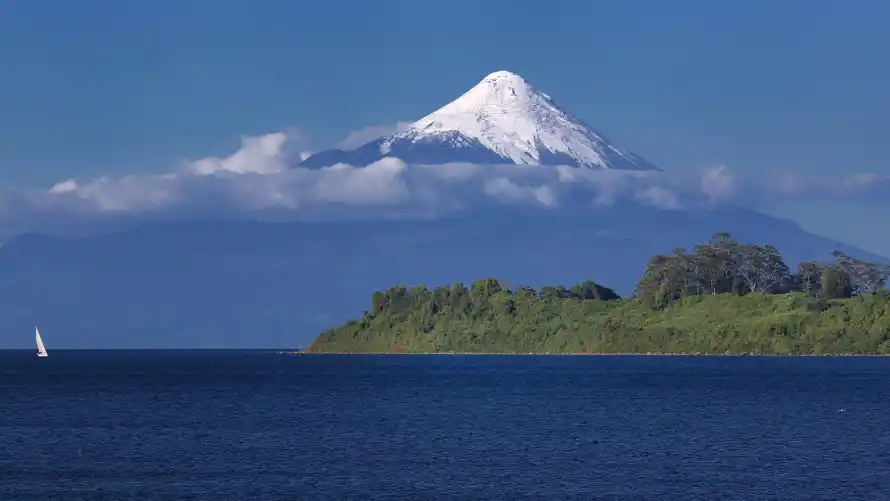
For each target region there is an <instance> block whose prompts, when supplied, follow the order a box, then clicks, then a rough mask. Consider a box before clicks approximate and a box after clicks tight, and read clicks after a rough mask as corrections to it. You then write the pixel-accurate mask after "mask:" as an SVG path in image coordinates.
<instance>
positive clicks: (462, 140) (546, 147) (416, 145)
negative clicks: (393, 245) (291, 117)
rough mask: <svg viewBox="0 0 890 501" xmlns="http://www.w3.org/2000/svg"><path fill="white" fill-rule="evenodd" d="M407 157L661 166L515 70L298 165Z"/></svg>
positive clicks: (365, 162) (440, 160)
mask: <svg viewBox="0 0 890 501" xmlns="http://www.w3.org/2000/svg"><path fill="white" fill-rule="evenodd" d="M387 156H388V157H396V158H399V159H402V160H404V161H405V162H409V163H421V164H444V163H452V162H464V163H478V164H494V163H498V164H503V163H514V164H529V165H571V166H577V167H588V168H599V169H621V170H659V169H658V168H657V167H655V166H654V165H652V164H650V163H649V162H647V161H646V160H644V159H643V158H641V157H639V156H637V155H635V154H633V153H631V152H629V151H626V150H622V149H619V148H617V147H615V146H614V145H612V144H611V143H610V142H609V141H608V140H607V139H606V138H604V137H603V136H602V135H600V134H598V133H596V132H595V131H594V130H593V129H591V128H590V127H589V126H587V125H586V124H584V123H583V122H582V121H580V120H578V119H577V118H575V117H573V116H572V115H570V114H568V113H566V112H565V111H563V110H562V109H560V108H559V107H558V106H557V105H556V104H555V103H554V102H553V100H552V99H551V98H550V96H548V95H547V94H544V93H542V92H540V91H539V90H537V89H536V88H534V87H533V86H532V85H531V84H529V83H528V82H526V81H525V79H524V78H522V77H521V76H519V75H516V74H515V73H510V72H509V71H496V72H494V73H492V74H490V75H488V76H486V77H485V78H484V79H482V81H481V82H479V83H478V84H476V86H474V87H473V88H472V89H470V90H469V91H467V92H465V93H464V94H463V95H462V96H460V97H459V98H457V99H456V100H454V101H452V102H451V103H449V104H447V105H445V106H443V107H442V108H440V109H438V110H436V111H434V112H433V113H430V114H429V115H427V116H425V117H423V118H421V119H420V120H418V121H416V122H414V123H412V124H411V125H410V126H408V127H407V128H405V129H404V130H402V131H399V132H397V133H395V134H392V135H389V136H385V137H381V138H378V139H376V140H374V141H371V142H369V143H367V144H365V145H363V146H361V147H359V148H357V149H355V150H349V151H344V150H329V151H323V152H321V153H318V154H316V155H312V156H310V157H309V158H307V159H306V160H304V161H303V162H302V163H301V164H300V165H301V166H303V167H323V166H328V165H333V164H336V163H346V164H350V165H355V166H359V165H362V166H363V165H368V164H370V163H372V162H375V161H377V160H379V159H381V158H383V157H387Z"/></svg>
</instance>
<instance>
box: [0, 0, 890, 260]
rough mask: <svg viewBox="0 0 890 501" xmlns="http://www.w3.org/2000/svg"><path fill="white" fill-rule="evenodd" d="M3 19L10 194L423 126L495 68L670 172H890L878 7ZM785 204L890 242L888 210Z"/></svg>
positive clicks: (811, 223) (235, 9) (788, 210)
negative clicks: (255, 148) (298, 138)
mask: <svg viewBox="0 0 890 501" xmlns="http://www.w3.org/2000/svg"><path fill="white" fill-rule="evenodd" d="M0 11H2V12H3V13H4V14H3V16H0V67H2V68H3V77H2V78H0V110H2V113H0V187H3V188H11V187H48V186H51V185H52V184H54V183H56V182H58V181H60V180H63V179H67V178H71V177H77V178H90V177H94V176H100V175H105V174H116V175H123V174H128V173H138V172H164V171H168V170H169V169H170V168H171V167H172V166H174V165H175V164H176V163H177V162H179V161H181V159H183V158H199V157H204V156H208V155H226V154H228V153H230V152H231V151H232V150H233V149H236V148H237V147H238V144H239V141H240V138H241V136H244V135H256V134H263V133H267V132H273V131H279V130H282V129H285V128H287V127H289V126H297V127H299V128H300V129H301V130H302V131H304V133H305V134H306V137H305V138H304V142H305V144H306V147H307V148H311V149H316V150H317V149H320V148H323V147H325V146H328V145H330V144H332V143H334V142H336V141H338V140H340V139H342V138H344V137H345V136H346V135H347V134H348V133H349V132H350V131H352V130H355V129H358V128H361V127H364V126H369V125H376V124H391V123H395V122H396V121H400V120H412V119H416V118H419V117H420V116H422V115H424V114H425V113H428V112H430V111H432V110H434V109H435V108H438V107H439V106H441V105H442V104H445V103H446V102H448V101H450V100H451V99H453V98H455V97H457V95H459V94H460V93H461V92H463V91H464V90H466V89H467V88H469V87H470V86H472V85H473V84H475V83H476V82H477V81H478V80H479V79H481V78H482V77H483V76H484V75H485V74H487V73H490V72H492V71H495V70H500V69H507V70H510V71H513V72H516V73H519V74H521V75H523V76H524V77H525V78H526V79H528V80H529V81H530V82H532V83H533V84H534V85H536V86H537V87H539V88H541V89H542V90H544V91H545V92H547V93H548V94H550V95H551V96H553V97H554V98H555V99H556V101H557V102H558V103H559V104H560V105H561V106H562V107H564V108H566V109H568V110H569V111H571V112H572V113H574V114H576V115H578V116H580V117H582V118H583V119H584V120H586V121H588V122H589V123H591V124H592V125H594V126H595V127H597V128H598V129H600V130H601V131H603V132H604V133H605V134H606V136H607V137H609V138H610V139H612V140H613V141H614V142H616V143H619V144H621V145H624V146H627V147H629V148H630V149H632V150H634V151H635V152H637V153H639V154H641V155H642V156H644V157H646V158H647V159H649V160H650V161H652V162H653V163H655V164H657V165H659V166H661V167H663V168H664V169H666V170H671V171H677V170H683V169H696V168H703V167H709V166H714V165H720V164H726V165H729V166H731V167H732V168H733V169H735V170H738V171H745V172H749V173H757V172H773V171H778V170H785V169H793V170H797V171H805V172H811V173H813V175H822V174H835V173H838V172H850V173H854V172H873V173H883V174H890V162H888V161H887V158H886V155H885V152H884V150H885V145H886V138H887V135H888V132H890V127H888V125H887V124H888V122H887V117H888V116H890V92H888V89H890V62H888V58H887V54H888V53H890V32H888V31H887V30H886V20H887V19H890V3H888V2H883V1H877V0H875V1H868V0H858V1H851V2H844V3H842V4H841V3H837V2H824V1H791V0H773V1H762V0H749V1H747V2H714V1H699V0H688V1H677V2H662V1H656V0H650V1H639V0H623V1H621V2H614V1H609V2H600V1H594V0H590V1H556V0H553V1H548V2H529V1H521V0H514V1H506V0H486V1H484V2H481V1H464V0H452V1H449V2H417V1H411V2H408V1H401V0H391V1H383V2H358V1H355V2H338V1H326V2H312V3H308V2H293V1H282V0H270V1H262V0H252V1H250V2H248V1H233V0H216V1H212V2H211V1H209V0H205V1H197V0H176V1H174V0H157V1H147V0H131V1H127V2H120V1H113V0H84V1H80V2H49V1H45V0H32V1H29V2H20V1H16V0H0ZM888 198H890V194H888ZM773 210H774V211H775V212H776V213H778V214H780V215H787V216H789V217H792V218H794V219H795V220H797V221H798V222H800V223H801V224H802V225H803V226H804V227H806V228H807V229H810V230H812V231H815V232H817V233H821V234H825V235H828V236H832V237H837V238H841V239H844V240H847V241H850V242H851V243H855V244H858V245H862V246H864V247H866V248H869V249H870V250H875V251H879V252H882V253H883V254H885V255H890V236H888V235H887V233H888V232H887V231H886V223H885V221H886V220H887V216H888V215H890V214H888V211H887V208H886V205H885V206H875V205H872V204H868V203H850V202H849V201H846V202H840V201H825V202H824V203H817V204H814V203H810V204H808V205H803V204H794V203H787V204H779V205H778V206H776V207H775V208H774V209H773ZM851 218H852V219H853V220H854V221H855V223H854V224H850V222H849V221H850V220H851ZM882 230H883V232H882Z"/></svg>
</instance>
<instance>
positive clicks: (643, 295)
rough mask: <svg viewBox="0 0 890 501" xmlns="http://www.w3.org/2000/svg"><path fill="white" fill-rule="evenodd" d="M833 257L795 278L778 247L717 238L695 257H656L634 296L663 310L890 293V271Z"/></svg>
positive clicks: (682, 253)
mask: <svg viewBox="0 0 890 501" xmlns="http://www.w3.org/2000/svg"><path fill="white" fill-rule="evenodd" d="M831 255H832V257H833V258H834V260H833V261H831V262H819V261H804V262H801V263H800V264H798V266H797V269H796V270H795V271H793V272H792V271H791V270H790V269H789V267H788V265H787V264H786V263H785V261H784V260H783V259H782V255H781V253H780V252H779V250H778V249H776V248H775V247H773V246H772V245H759V244H752V243H743V242H738V241H736V240H735V239H733V238H732V236H730V235H729V234H728V233H717V234H715V235H714V236H713V237H711V239H710V240H708V241H707V242H704V243H701V244H698V245H696V246H694V247H693V248H692V251H691V252H689V251H687V250H686V249H683V248H678V249H674V250H673V251H672V252H670V253H668V254H659V255H656V256H653V257H652V258H651V259H650V261H649V263H648V265H647V266H646V271H645V273H644V275H643V277H642V278H641V279H640V281H639V283H638V284H637V286H636V288H635V289H634V296H635V297H637V298H639V299H640V300H642V301H643V302H644V303H646V304H647V305H650V306H652V307H655V308H661V307H664V306H666V305H667V304H669V303H670V302H672V301H675V300H677V299H680V298H682V297H684V296H689V295H701V294H723V293H734V294H739V295H742V294H748V293H752V292H759V293H764V294H785V293H789V292H805V293H807V294H811V295H813V296H815V297H818V298H820V299H840V298H849V297H853V296H867V295H873V294H878V293H881V292H886V291H887V279H888V278H890V266H888V265H885V264H880V263H871V262H868V261H863V260H860V259H856V258H854V257H851V256H848V255H847V254H844V253H843V252H840V251H834V252H833V253H832V254H831Z"/></svg>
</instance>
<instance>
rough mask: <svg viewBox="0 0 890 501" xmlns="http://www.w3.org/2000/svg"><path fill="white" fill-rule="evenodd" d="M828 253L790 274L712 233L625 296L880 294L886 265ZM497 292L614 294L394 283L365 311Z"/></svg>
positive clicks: (441, 304)
mask: <svg viewBox="0 0 890 501" xmlns="http://www.w3.org/2000/svg"><path fill="white" fill-rule="evenodd" d="M831 255H832V257H833V261H830V262H819V261H804V262H801V263H800V264H798V266H797V268H796V270H795V271H791V269H790V268H789V267H788V265H787V264H786V263H785V261H784V260H783V258H782V255H781V253H780V252H779V250H778V249H776V248H775V247H774V246H772V245H760V244H753V243H744V242H739V241H737V240H735V239H734V238H732V236H731V235H729V234H728V233H717V234H715V235H714V236H713V237H711V238H710V239H709V240H708V241H707V242H704V243H700V244H698V245H695V246H694V247H693V248H692V249H691V251H687V250H686V249H683V248H677V249H674V250H673V251H671V252H670V253H668V254H658V255H655V256H653V257H652V258H651V259H650V260H649V263H648V264H647V266H646V269H645V272H644V274H643V276H642V278H641V279H640V280H639V282H638V283H637V285H636V287H635V288H634V292H633V297H634V298H636V299H639V300H640V301H642V302H643V303H644V304H645V305H647V306H649V307H652V308H656V309H657V308H664V307H666V306H667V305H668V304H670V303H671V302H673V301H676V300H678V299H681V298H683V297H686V296H691V295H704V294H726V293H732V294H737V295H745V294H750V293H762V294H786V293H790V292H804V293H807V294H810V295H812V296H814V297H816V298H820V299H841V298H849V297H854V296H867V295H874V294H878V293H886V292H887V280H888V278H890V266H888V265H885V264H880V263H872V262H868V261H863V260H860V259H856V258H854V257H851V256H848V255H846V254H844V253H843V252H840V251H835V252H833V253H832V254H831ZM501 292H505V293H507V296H515V297H537V298H541V299H575V300H605V301H608V300H616V299H620V296H619V295H618V294H617V293H616V292H615V291H614V290H613V289H611V288H609V287H606V286H603V285H601V284H598V283H596V282H594V281H591V280H585V281H584V282H581V283H579V284H576V285H573V286H564V285H548V286H544V287H541V288H540V289H535V288H533V287H529V286H525V285H517V286H514V287H512V288H511V287H510V286H509V284H507V283H506V282H505V281H502V280H498V279H496V278H485V279H482V280H478V281H476V282H474V283H473V284H471V286H470V287H466V286H465V285H464V284H463V283H457V284H454V285H445V286H441V287H437V288H435V289H433V290H430V289H429V288H427V287H426V286H424V285H419V286H415V287H411V288H409V287H407V286H405V285H397V286H395V287H391V288H390V289H388V290H385V291H377V292H375V293H374V294H373V295H372V298H371V309H370V310H369V311H366V312H365V313H366V315H370V316H372V317H373V316H375V315H377V314H379V313H381V312H383V311H388V312H392V313H396V314H398V313H399V312H409V311H412V310H413V309H415V307H422V308H423V309H424V312H422V313H425V314H426V315H427V316H429V317H430V318H432V317H434V316H435V315H437V314H438V313H439V312H444V311H450V312H452V313H457V314H464V315H469V314H472V313H473V311H474V310H475V308H474V305H479V304H483V303H486V304H487V301H486V300H485V298H488V297H491V296H494V295H496V294H498V293H501ZM510 304H511V302H510V301H509V300H507V301H506V302H505V303H504V305H503V308H505V309H506V310H509V309H510ZM426 310H429V311H426Z"/></svg>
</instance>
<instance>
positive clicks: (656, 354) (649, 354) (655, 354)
mask: <svg viewBox="0 0 890 501" xmlns="http://www.w3.org/2000/svg"><path fill="white" fill-rule="evenodd" d="M278 354H279V355H288V356H293V355H378V356H385V355H397V356H412V355H418V356H438V355H450V356H473V355H477V356H478V355H481V356H519V357H528V356H536V357H585V356H588V357H727V358H728V357H736V358H738V357H887V356H890V353H886V354H881V353H820V354H814V353H802V354H793V353H789V354H778V353H659V352H646V353H552V352H544V353H539V352H528V353H525V352H522V353H520V352H447V351H443V352H416V353H406V352H389V351H314V352H313V351H279V352H278Z"/></svg>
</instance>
